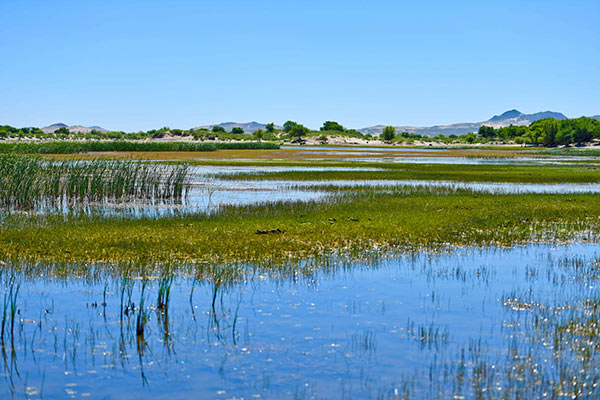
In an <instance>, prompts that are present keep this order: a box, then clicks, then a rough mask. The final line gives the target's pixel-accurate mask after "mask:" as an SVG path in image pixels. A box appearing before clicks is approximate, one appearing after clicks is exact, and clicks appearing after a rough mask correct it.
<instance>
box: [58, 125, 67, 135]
mask: <svg viewBox="0 0 600 400" xmlns="http://www.w3.org/2000/svg"><path fill="white" fill-rule="evenodd" d="M54 133H55V134H57V135H68V134H70V133H71V131H69V128H67V127H65V126H62V127H60V128H58V129H57V130H55V131H54Z"/></svg>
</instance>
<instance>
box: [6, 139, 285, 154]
mask: <svg viewBox="0 0 600 400" xmlns="http://www.w3.org/2000/svg"><path fill="white" fill-rule="evenodd" d="M278 148H279V145H278V144H276V143H273V142H219V143H212V142H210V143H207V142H133V141H126V140H116V141H111V140H90V141H67V140H57V141H48V142H13V143H0V153H17V154H75V153H88V152H121V151H136V152H137V151H150V152H157V151H194V152H197V151H201V152H206V151H216V150H224V149H237V150H239V149H249V150H258V149H263V150H264V149H278Z"/></svg>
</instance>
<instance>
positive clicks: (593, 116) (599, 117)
mask: <svg viewBox="0 0 600 400" xmlns="http://www.w3.org/2000/svg"><path fill="white" fill-rule="evenodd" d="M590 118H594V119H597V120H600V115H592V116H591V117H590Z"/></svg>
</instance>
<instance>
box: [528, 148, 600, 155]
mask: <svg viewBox="0 0 600 400" xmlns="http://www.w3.org/2000/svg"><path fill="white" fill-rule="evenodd" d="M535 154H544V155H552V156H578V157H600V149H589V148H588V149H586V148H581V149H580V148H577V147H562V148H554V149H544V150H538V151H536V152H535Z"/></svg>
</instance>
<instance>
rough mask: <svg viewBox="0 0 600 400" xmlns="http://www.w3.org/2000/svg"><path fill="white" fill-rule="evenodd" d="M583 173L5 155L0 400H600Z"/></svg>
mask: <svg viewBox="0 0 600 400" xmlns="http://www.w3.org/2000/svg"><path fill="white" fill-rule="evenodd" d="M159 150H160V149H159ZM546 153H547V154H546ZM444 161H445V162H444ZM594 162H595V156H593V155H590V156H585V155H584V156H582V155H581V153H579V152H578V153H576V154H573V155H572V156H569V155H564V154H560V155H558V154H553V153H552V152H543V151H540V154H537V153H536V152H533V154H532V150H527V149H523V150H519V149H512V148H511V149H507V150H502V149H500V150H498V149H490V150H488V149H467V150H461V149H458V150H457V149H410V148H405V149H400V148H398V149H396V148H394V149H389V148H369V147H366V148H345V147H339V148H338V147H319V146H315V147H304V148H302V147H284V148H282V149H279V150H278V149H273V148H259V147H257V148H255V149H216V150H212V151H203V152H187V151H178V152H176V153H175V152H172V153H169V152H163V151H155V152H153V153H150V152H135V151H134V152H130V151H124V152H116V153H106V152H102V153H94V152H88V153H81V154H79V153H70V154H49V155H41V156H31V155H16V154H7V155H1V156H0V168H1V169H2V172H3V174H2V178H0V179H1V181H0V182H1V186H0V190H1V191H2V202H1V206H2V208H1V211H0V254H1V255H2V258H1V260H0V280H2V286H1V287H2V292H1V293H0V298H1V299H2V301H3V303H2V310H0V313H1V314H2V325H1V342H2V343H1V348H2V352H1V353H2V362H1V363H2V367H0V375H1V377H0V378H1V379H2V380H3V384H2V385H1V386H0V397H2V398H5V397H6V398H63V397H69V398H119V399H121V398H126V399H127V398H131V399H135V398H173V397H190V396H196V397H201V398H223V399H231V398H348V399H350V398H359V399H363V398H364V399H371V398H374V399H412V398H415V399H419V398H482V399H483V398H486V399H487V398H490V399H495V398H498V399H500V398H502V399H504V398H556V399H562V398H595V397H598V396H600V387H599V385H600V360H599V359H598V357H599V353H598V351H599V350H600V340H599V338H598V334H599V333H600V332H599V329H600V328H599V327H600V325H599V323H600V322H599V318H598V306H599V304H600V292H599V291H598V282H599V279H600V251H599V250H600V248H599V247H598V244H597V240H598V233H597V232H598V229H599V228H600V198H599V197H598V191H600V172H598V170H597V169H596V167H595V166H594V165H593V163H594Z"/></svg>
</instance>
